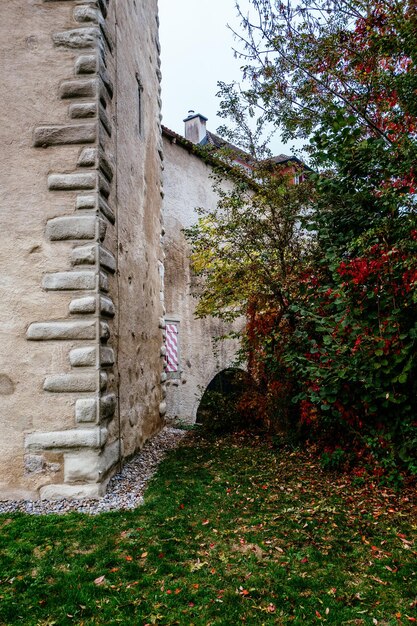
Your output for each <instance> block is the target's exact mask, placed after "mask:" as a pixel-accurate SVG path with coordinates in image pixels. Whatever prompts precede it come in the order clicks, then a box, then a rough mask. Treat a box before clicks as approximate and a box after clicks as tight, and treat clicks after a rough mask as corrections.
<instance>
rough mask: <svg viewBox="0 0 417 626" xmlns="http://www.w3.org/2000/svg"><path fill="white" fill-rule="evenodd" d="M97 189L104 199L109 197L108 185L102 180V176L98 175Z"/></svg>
mask: <svg viewBox="0 0 417 626" xmlns="http://www.w3.org/2000/svg"><path fill="white" fill-rule="evenodd" d="M98 188H99V190H100V192H101V193H102V194H103V196H105V198H108V197H109V195H110V185H109V183H108V182H107V180H106V179H105V178H104V176H101V175H100V174H99V177H98Z"/></svg>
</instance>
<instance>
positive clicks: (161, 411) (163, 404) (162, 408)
mask: <svg viewBox="0 0 417 626" xmlns="http://www.w3.org/2000/svg"><path fill="white" fill-rule="evenodd" d="M166 412H167V404H166V402H161V404H160V405H159V415H160V416H161V417H163V416H164V415H165V414H166Z"/></svg>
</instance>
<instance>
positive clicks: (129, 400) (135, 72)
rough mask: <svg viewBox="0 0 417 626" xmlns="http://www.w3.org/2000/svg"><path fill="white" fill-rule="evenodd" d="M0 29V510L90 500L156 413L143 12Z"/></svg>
mask: <svg viewBox="0 0 417 626" xmlns="http://www.w3.org/2000/svg"><path fill="white" fill-rule="evenodd" d="M116 11H117V15H116ZM0 17H1V20H0V31H1V38H0V54H1V58H0V67H1V68H2V73H3V80H2V91H1V92H0V115H1V118H2V119H1V123H0V132H1V137H0V145H1V149H0V177H1V197H0V267H1V274H0V289H1V292H0V345H1V350H0V498H3V499H4V498H15V497H31V498H33V497H37V496H38V495H40V496H41V497H46V498H49V497H59V496H76V497H87V496H97V495H100V494H101V493H102V492H103V491H104V489H105V486H106V483H107V481H108V479H109V477H110V476H111V474H112V472H114V471H115V469H116V468H117V467H118V465H119V463H120V462H121V461H122V459H123V458H124V457H125V456H129V455H131V454H133V453H134V452H135V450H137V449H138V448H139V447H140V446H141V445H142V444H143V442H144V441H145V440H146V439H147V438H148V437H150V436H151V435H152V434H153V433H154V432H156V431H157V430H158V429H159V428H160V427H161V423H162V418H161V414H163V413H164V412H165V405H164V402H163V398H162V395H163V394H164V389H163V385H162V388H161V385H160V381H161V376H162V377H163V375H162V374H161V372H162V369H163V354H164V349H163V348H162V347H161V346H162V341H163V325H164V324H163V321H162V319H161V318H162V316H163V312H164V311H163V284H162V276H163V273H162V271H161V269H160V268H161V264H162V260H163V259H162V251H161V245H160V231H161V213H160V209H161V176H160V172H161V154H162V153H161V148H162V146H161V137H160V116H159V112H160V91H159V80H160V72H159V44H158V25H157V0H143V1H139V0H136V1H135V0H133V1H132V2H116V1H115V0H29V1H28V0H8V1H7V2H2V3H1V4H0Z"/></svg>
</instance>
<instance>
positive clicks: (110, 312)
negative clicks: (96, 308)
mask: <svg viewBox="0 0 417 626" xmlns="http://www.w3.org/2000/svg"><path fill="white" fill-rule="evenodd" d="M100 313H101V314H102V315H105V316H107V317H114V316H115V314H116V310H115V306H114V304H113V301H112V300H111V299H110V298H108V297H106V296H100Z"/></svg>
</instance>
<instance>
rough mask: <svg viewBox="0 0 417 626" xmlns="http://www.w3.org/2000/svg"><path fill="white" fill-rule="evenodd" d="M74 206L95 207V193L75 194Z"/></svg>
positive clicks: (77, 207) (78, 207) (80, 207)
mask: <svg viewBox="0 0 417 626" xmlns="http://www.w3.org/2000/svg"><path fill="white" fill-rule="evenodd" d="M75 208H76V209H78V210H83V209H96V208H97V196H95V195H88V196H85V195H82V196H77V199H76V201H75Z"/></svg>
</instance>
